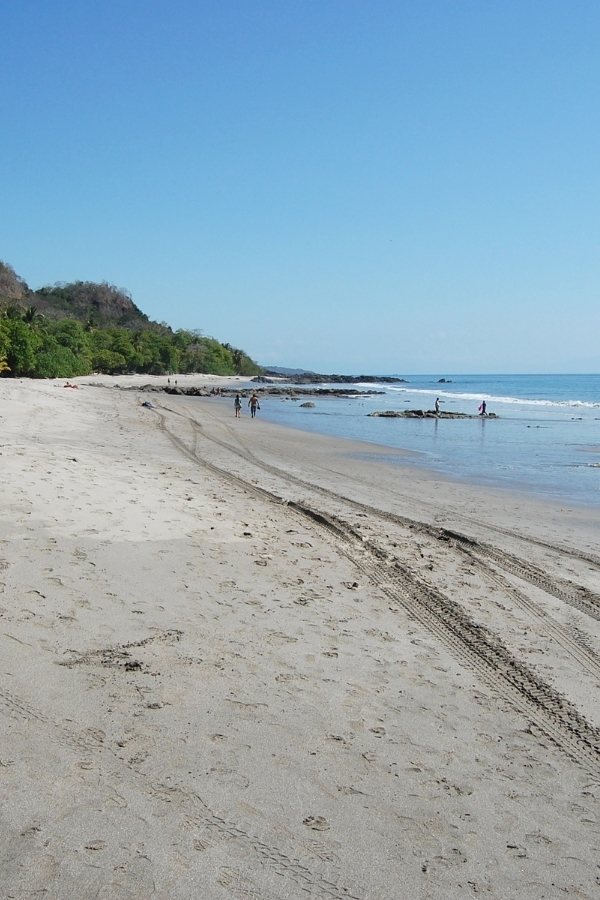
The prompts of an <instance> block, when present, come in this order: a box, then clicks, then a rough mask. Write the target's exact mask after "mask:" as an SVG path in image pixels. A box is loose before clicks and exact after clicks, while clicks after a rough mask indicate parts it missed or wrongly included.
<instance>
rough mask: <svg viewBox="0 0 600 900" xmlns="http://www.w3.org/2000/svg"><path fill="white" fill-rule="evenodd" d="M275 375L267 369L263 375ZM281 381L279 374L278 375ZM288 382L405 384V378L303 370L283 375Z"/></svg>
mask: <svg viewBox="0 0 600 900" xmlns="http://www.w3.org/2000/svg"><path fill="white" fill-rule="evenodd" d="M270 374H273V375H275V374H276V373H275V372H273V373H271V372H270V371H269V370H268V369H267V370H266V371H265V375H267V376H268V375H270ZM279 380H280V381H281V380H282V378H281V375H280V376H279ZM284 380H285V381H286V382H288V384H407V383H408V382H407V381H406V379H405V378H395V377H394V376H392V375H318V374H317V373H316V372H303V373H302V374H300V375H285V376H284Z"/></svg>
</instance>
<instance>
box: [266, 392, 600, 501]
mask: <svg viewBox="0 0 600 900" xmlns="http://www.w3.org/2000/svg"><path fill="white" fill-rule="evenodd" d="M398 377H402V378H405V379H406V382H405V383H402V384H394V385H384V384H358V385H353V387H356V388H358V389H362V390H378V391H381V392H382V393H378V394H375V395H369V396H368V395H362V396H359V397H356V398H347V399H346V398H326V397H324V398H320V397H317V398H311V400H313V402H314V403H315V407H314V408H312V409H310V408H305V407H301V406H300V404H301V403H302V398H300V399H299V400H296V401H294V400H289V399H283V398H279V397H275V396H271V397H268V396H266V397H265V398H264V401H263V402H262V404H261V406H262V409H261V415H262V416H263V417H264V418H268V419H269V420H270V421H272V422H276V423H280V424H282V425H286V426H289V427H293V428H300V429H302V430H305V431H313V432H318V433H321V434H326V435H332V436H337V437H345V438H352V439H355V440H360V441H366V442H369V443H374V444H379V445H383V446H387V447H390V448H391V449H392V450H396V451H397V450H399V449H402V450H405V451H409V455H408V456H407V455H405V454H403V455H399V454H398V453H397V452H396V453H394V452H391V453H390V454H389V457H388V459H389V461H392V462H398V463H399V464H402V465H406V464H407V463H408V464H411V465H412V464H414V465H418V466H424V467H427V468H429V469H431V470H434V471H436V472H439V473H441V474H443V475H447V476H451V477H453V478H456V479H459V480H464V481H468V482H471V483H479V484H484V485H492V486H494V487H506V488H511V489H513V490H514V489H517V490H522V491H526V492H529V493H531V494H534V495H537V496H541V497H545V498H547V499H551V500H555V501H559V502H562V503H576V504H583V505H593V506H600V375H449V376H446V378H447V380H446V381H445V382H441V381H440V376H439V375H403V376H398ZM329 386H330V387H336V388H340V385H339V384H334V385H323V387H329ZM299 390H300V388H299ZM436 397H439V399H440V408H441V410H442V411H445V412H463V413H470V414H473V415H477V413H478V408H479V406H480V404H481V401H482V400H485V401H486V404H487V412H488V413H495V414H496V415H497V416H498V418H497V419H495V418H487V417H482V416H479V417H477V418H476V419H402V418H380V417H369V415H368V414H369V413H370V412H375V411H383V410H406V409H423V410H427V409H433V408H434V405H435V399H436ZM366 456H368V453H367V454H366ZM376 458H378V459H381V454H377V455H375V454H374V455H373V459H374V460H375V459H376Z"/></svg>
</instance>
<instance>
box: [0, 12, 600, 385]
mask: <svg viewBox="0 0 600 900" xmlns="http://www.w3.org/2000/svg"><path fill="white" fill-rule="evenodd" d="M0 31H1V33H2V35H3V39H2V45H3V52H2V55H1V56H0V103H1V106H2V122H3V126H4V127H3V129H2V131H3V135H2V140H0V173H1V174H0V178H1V191H0V211H1V215H0V259H3V260H4V261H6V262H8V263H10V264H11V265H12V266H13V267H14V268H15V269H16V271H17V272H18V273H19V274H20V275H22V277H24V278H25V280H26V281H27V282H28V283H29V284H30V285H31V286H32V287H39V286H41V285H43V284H50V283H53V282H55V281H72V280H77V279H81V280H92V281H95V280H100V281H108V282H111V283H113V284H116V285H118V286H120V287H125V288H127V289H128V290H129V291H130V292H131V294H132V297H133V299H134V301H135V302H136V303H137V305H138V306H139V307H140V308H141V309H142V310H143V311H144V312H146V313H147V314H148V315H149V316H150V317H151V318H154V319H157V320H158V321H166V322H168V323H169V324H170V325H172V326H173V327H174V328H198V329H201V330H202V331H203V332H204V333H206V334H209V335H213V336H215V337H217V338H219V339H220V340H223V341H228V342H230V343H232V344H234V345H236V346H240V347H242V348H243V349H245V350H246V351H247V352H248V353H250V355H251V356H253V357H254V358H255V359H257V360H258V361H259V362H261V363H264V364H281V365H290V366H306V367H307V368H312V369H317V370H319V371H327V372H333V371H336V372H350V373H356V374H358V373H371V372H376V373H392V372H399V373H411V372H413V373H418V372H433V373H435V372H443V373H455V372H515V371H517V372H536V371H538V372H568V371H573V372H578V371H579V372H586V371H596V372H597V371H599V370H600V349H599V341H598V337H599V334H600V302H599V300H600V165H599V162H600V122H599V116H600V53H599V52H598V48H599V47H600V4H599V3H597V2H596V0H593V2H585V0H564V2H555V0H543V2H542V0H536V2H530V0H519V2H513V0H502V2H501V0H497V2H493V0H490V2H484V0H476V2H475V0H474V2H470V0H464V2H458V0H436V2H431V0H411V2H402V0H396V2H388V0H369V2H366V0H364V2H356V0H221V2H218V3H217V2H210V3H209V2H199V0H195V2H191V0H169V2H163V0H156V2H152V0H150V2H149V0H144V2H141V0H120V2H116V0H105V2H103V3H97V2H92V0H35V2H34V0H19V2H18V3H17V2H7V3H4V4H2V7H0Z"/></svg>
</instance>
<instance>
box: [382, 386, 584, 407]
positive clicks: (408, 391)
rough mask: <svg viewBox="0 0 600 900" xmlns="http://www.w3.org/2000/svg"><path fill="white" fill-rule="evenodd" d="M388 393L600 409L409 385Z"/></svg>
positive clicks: (569, 402)
mask: <svg viewBox="0 0 600 900" xmlns="http://www.w3.org/2000/svg"><path fill="white" fill-rule="evenodd" d="M387 390H388V391H389V392H390V393H398V394H422V395H424V396H427V397H440V398H442V397H443V398H445V399H452V400H473V401H479V402H481V400H485V401H486V402H488V401H489V402H490V403H507V404H518V405H520V406H542V407H554V408H561V409H566V408H575V409H600V403H592V402H590V401H587V400H540V399H534V398H532V397H503V396H501V395H496V394H486V393H484V392H481V393H477V394H475V393H466V392H465V393H462V392H458V391H444V390H430V389H429V388H411V387H396V386H395V385H394V386H392V387H388V388H387Z"/></svg>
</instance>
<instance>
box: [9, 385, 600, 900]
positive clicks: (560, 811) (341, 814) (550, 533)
mask: <svg viewBox="0 0 600 900" xmlns="http://www.w3.org/2000/svg"><path fill="white" fill-rule="evenodd" d="M213 380H214V379H213ZM77 381H78V383H79V385H80V387H79V389H76V390H65V389H63V382H54V383H48V382H43V383H42V382H27V381H20V382H17V381H14V382H13V381H11V382H8V381H4V382H0V415H1V416H2V420H1V421H2V438H1V439H0V445H1V446H0V453H1V455H2V470H3V476H4V477H3V479H2V482H1V485H0V487H1V491H2V504H3V510H4V516H3V518H2V519H1V520H0V607H1V610H0V612H1V616H0V648H1V650H2V655H3V667H2V669H3V671H2V674H1V675H0V712H2V726H3V728H2V729H1V730H0V734H2V737H1V738H0V761H1V763H2V765H1V767H0V777H1V778H2V783H3V788H4V793H5V796H6V797H7V798H8V799H7V802H6V804H5V808H4V810H3V819H4V827H3V837H2V839H1V843H2V848H1V852H2V858H3V870H4V876H3V877H4V885H5V890H6V891H7V896H11V894H12V895H14V896H23V895H26V894H29V893H33V892H36V891H38V892H40V891H45V892H46V893H47V895H48V896H49V897H56V898H59V897H69V896H75V895H76V896H78V897H81V898H82V900H87V898H88V897H89V898H91V897H94V896H98V895H100V896H101V895H106V896H110V897H115V898H123V900H125V898H132V897H146V896H151V895H152V894H154V895H155V896H157V897H160V898H165V900H166V898H169V900H170V898H181V900H184V898H188V897H192V896H202V897H206V898H207V900H227V898H231V897H234V898H237V897H239V898H243V897H249V896H259V897H261V898H265V900H279V898H283V897H290V898H294V900H295V898H300V897H302V896H305V895H306V894H307V893H308V894H310V896H314V897H322V898H332V897H333V898H339V900H342V898H349V897H354V898H356V900H366V898H369V900H396V898H397V897H399V896H407V897H408V896H414V897H416V898H422V900H425V898H428V897H432V896H439V897H441V896H443V897H445V898H449V900H462V898H464V897H465V896H470V895H471V894H472V893H473V894H475V893H486V894H487V895H488V896H492V897H498V898H500V897H504V896H510V897H514V898H517V900H533V898H534V897H537V896H540V894H541V893H544V894H545V895H547V896H549V897H551V896H554V895H555V894H556V895H557V896H558V894H559V893H560V894H561V895H562V894H563V893H568V892H573V893H575V892H577V894H578V896H581V897H589V898H591V897H592V896H593V895H594V892H595V890H596V889H597V884H596V877H597V867H596V862H595V849H594V848H595V843H596V830H595V827H594V826H593V825H592V823H593V822H594V821H595V810H596V807H597V803H598V799H599V797H600V788H598V784H599V783H600V782H599V779H600V753H599V751H598V747H599V746H600V707H599V704H598V701H597V696H598V691H597V688H598V684H599V682H600V662H599V660H600V621H599V620H600V614H598V609H600V596H599V592H598V573H599V571H600V555H599V554H598V552H597V547H598V524H597V517H595V518H594V517H593V516H592V515H591V514H587V513H584V512H581V511H580V510H578V509H561V508H560V507H554V508H552V509H550V508H549V507H548V506H547V505H546V504H541V505H540V504H539V503H533V502H531V501H530V500H529V499H528V498H524V497H522V496H518V495H512V496H511V499H510V502H508V500H507V498H506V496H505V495H504V492H503V495H502V496H501V497H500V496H499V495H498V493H497V492H494V491H491V490H485V489H484V490H481V489H479V488H477V487H476V486H464V485H462V484H455V483H453V482H449V481H447V480H444V479H441V478H437V477H436V476H435V475H433V474H432V473H430V472H424V471H422V470H415V468H413V467H412V466H410V465H408V466H406V467H399V466H398V467H397V466H396V465H395V464H392V463H390V462H389V461H388V460H386V459H385V457H386V456H389V448H386V447H380V448H379V450H381V452H379V450H378V449H376V448H375V445H371V444H368V445H365V444H361V443H359V442H349V441H346V440H341V439H334V438H329V437H326V436H320V435H313V434H306V433H304V432H300V433H299V432H297V431H296V430H295V429H288V428H283V427H282V426H279V425H274V424H272V423H270V422H267V421H265V420H264V419H255V420H251V419H250V417H249V416H245V418H243V419H242V420H241V421H238V420H235V419H234V417H233V411H232V410H231V408H230V404H229V403H226V402H225V401H220V400H218V399H206V400H198V401H196V400H194V401H192V400H190V399H186V398H185V397H172V396H168V397H166V396H165V397H162V396H161V397H160V402H158V403H156V405H155V406H154V407H153V408H147V407H143V406H142V403H143V401H144V400H146V399H147V398H148V395H147V394H144V393H142V392H140V393H139V394H135V393H133V392H132V393H129V392H127V393H126V392H122V391H104V390H98V389H95V388H91V387H89V386H87V385H86V384H84V379H78V380H77ZM152 399H153V401H154V399H155V398H154V396H153V397H152ZM365 447H367V448H368V452H369V454H370V455H371V457H373V456H374V457H377V456H380V457H381V462H380V463H378V464H376V465H374V464H373V462H372V461H371V459H370V460H367V461H365V460H364V459H361V458H358V459H357V458H355V454H361V453H363V452H364V451H365ZM399 458H400V457H399Z"/></svg>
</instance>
